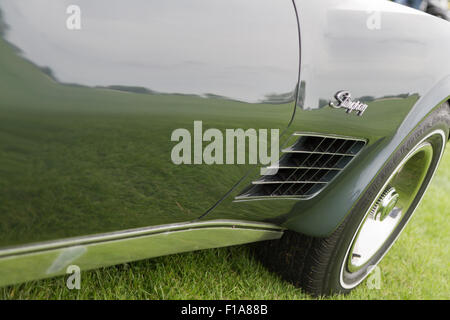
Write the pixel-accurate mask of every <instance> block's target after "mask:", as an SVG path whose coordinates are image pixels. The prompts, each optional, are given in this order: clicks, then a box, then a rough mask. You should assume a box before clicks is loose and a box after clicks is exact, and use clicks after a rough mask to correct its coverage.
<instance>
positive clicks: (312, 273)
mask: <svg viewBox="0 0 450 320" xmlns="http://www.w3.org/2000/svg"><path fill="white" fill-rule="evenodd" d="M449 127H450V106H449V104H448V103H445V104H443V105H442V106H441V107H439V108H437V109H436V110H435V111H433V113H431V114H430V115H429V116H428V117H427V119H425V121H423V122H422V123H421V124H420V125H419V126H418V127H417V128H416V129H415V130H414V131H413V132H412V133H411V134H410V135H409V137H408V138H407V139H406V141H405V142H404V143H403V144H402V145H401V146H400V147H399V148H398V149H397V151H396V152H395V153H394V154H393V156H392V157H391V159H390V160H389V161H388V163H387V164H386V165H385V166H384V168H383V169H382V170H381V172H380V173H379V174H378V175H377V177H376V178H375V179H374V180H373V182H372V183H371V185H370V186H369V187H368V188H367V190H366V192H365V193H364V195H363V196H362V197H361V198H360V200H359V201H358V203H357V204H356V205H355V207H354V209H353V210H352V211H351V212H350V214H348V215H347V217H346V218H345V220H344V221H343V222H342V223H341V225H340V226H339V227H338V228H337V229H336V230H335V231H334V232H333V234H331V235H330V236H328V237H326V238H313V237H309V236H306V235H303V234H299V233H296V232H292V231H287V232H285V234H284V235H283V237H282V238H281V239H280V240H276V241H268V242H263V243H260V244H257V245H256V256H257V257H258V258H260V260H261V261H262V262H263V264H265V265H266V266H267V267H268V268H269V269H270V270H272V271H275V272H277V273H279V274H280V275H281V276H282V277H283V278H284V279H285V280H288V281H290V282H291V283H293V284H294V285H296V286H298V287H301V288H303V289H304V290H305V291H306V292H308V293H310V294H312V295H315V296H320V295H329V294H336V293H348V292H349V291H351V290H352V289H353V288H354V287H356V286H357V285H358V284H359V283H361V282H362V281H363V280H364V278H365V277H366V276H367V275H368V274H369V273H370V271H371V267H372V266H375V265H376V264H377V263H378V262H379V261H380V260H381V259H382V258H383V256H384V254H386V252H387V251H388V250H389V249H390V247H391V245H392V244H393V243H394V242H395V240H396V238H397V237H398V235H399V234H400V233H401V231H402V230H403V228H404V227H405V225H406V223H407V222H408V220H409V218H410V217H411V215H412V213H413V212H414V209H415V208H416V207H417V205H418V204H419V202H420V200H421V198H422V196H423V194H424V193H425V191H426V188H427V187H428V184H429V182H430V180H431V178H432V176H433V174H434V172H435V170H436V168H437V166H438V164H439V160H440V156H441V155H442V152H443V149H444V147H445V143H446V141H447V140H448V131H449ZM435 132H439V133H440V134H439V136H440V138H439V136H435V135H434V133H435ZM430 135H431V136H430ZM429 136H430V138H429V139H430V145H432V148H433V157H432V160H431V165H430V166H429V169H428V171H425V172H426V174H425V178H424V180H423V182H422V185H421V187H420V189H419V191H418V193H417V195H416V196H415V198H414V200H413V202H412V204H411V205H410V207H409V209H407V212H406V213H405V215H404V218H402V220H401V222H399V224H398V225H397V226H396V227H395V229H394V231H393V232H392V233H391V234H390V235H389V236H388V238H387V240H386V242H384V244H383V245H382V246H381V247H380V249H379V250H378V251H377V253H376V254H374V255H373V256H371V258H370V260H369V261H368V263H366V264H365V265H364V266H363V267H362V268H361V269H359V270H358V271H355V272H350V271H348V268H344V266H345V265H346V263H347V262H346V261H348V257H347V255H348V252H349V250H350V248H351V247H352V244H353V240H354V238H355V236H356V235H357V234H358V230H359V228H360V225H361V223H362V222H363V221H365V219H366V216H367V214H368V212H369V210H370V209H371V208H372V206H373V203H374V201H375V200H376V199H377V198H378V197H379V194H380V192H381V191H383V188H384V187H385V185H386V183H387V181H388V179H389V178H390V177H391V175H392V174H393V172H394V170H396V168H397V167H398V166H399V164H400V163H402V160H403V159H404V158H405V157H406V155H407V154H408V153H409V152H410V150H412V149H413V148H414V147H415V146H416V145H417V144H419V143H420V142H421V141H423V140H424V139H427V138H428V137H429ZM427 143H428V141H427Z"/></svg>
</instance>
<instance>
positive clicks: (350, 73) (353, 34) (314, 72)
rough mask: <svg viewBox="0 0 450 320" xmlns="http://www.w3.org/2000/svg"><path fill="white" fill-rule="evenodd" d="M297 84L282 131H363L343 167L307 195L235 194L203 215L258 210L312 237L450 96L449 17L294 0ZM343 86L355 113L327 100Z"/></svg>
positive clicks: (382, 4) (325, 230)
mask: <svg viewBox="0 0 450 320" xmlns="http://www.w3.org/2000/svg"><path fill="white" fill-rule="evenodd" d="M295 4H296V6H297V10H298V15H299V23H300V30H301V32H300V34H301V71H300V90H299V96H298V103H297V110H296V114H295V118H294V120H293V122H292V124H291V125H290V127H289V132H290V133H293V132H318V133H326V134H337V135H343V136H350V137H356V138H364V139H367V141H368V144H367V146H366V147H365V149H363V150H362V152H361V154H360V155H358V157H357V158H356V159H355V161H353V162H352V163H351V164H350V165H349V167H348V168H347V169H346V170H345V171H344V172H343V173H342V174H341V175H339V177H338V178H337V179H335V180H334V181H333V182H332V183H331V184H330V185H329V186H327V188H326V189H325V190H324V191H322V192H321V194H319V195H318V196H316V197H315V198H313V199H311V200H307V201H295V200H269V201H249V202H235V201H234V197H235V196H237V195H238V194H239V192H240V191H242V190H243V189H244V187H245V186H247V185H249V184H250V183H251V181H253V180H255V178H256V177H258V172H256V171H255V172H254V175H252V176H250V177H249V179H248V180H246V181H245V182H243V183H242V185H241V186H239V187H238V188H236V190H235V193H233V194H231V195H230V197H229V198H228V199H227V200H226V201H223V203H222V206H221V207H218V208H217V209H216V210H215V211H214V212H213V213H212V214H211V215H210V217H216V218H217V217H219V216H226V217H229V218H231V217H234V218H237V217H241V218H242V217H246V218H247V219H266V221H272V222H276V223H278V224H281V225H283V226H285V227H287V228H289V229H292V230H296V231H298V232H302V233H305V234H309V235H313V236H325V235H328V234H330V233H331V232H332V231H333V230H334V229H335V228H336V227H337V226H338V225H339V224H340V222H341V221H342V220H343V219H344V217H345V216H346V215H347V214H348V213H349V212H350V210H351V208H352V207H353V205H354V204H355V203H356V201H357V200H358V199H359V197H361V195H362V194H363V192H364V190H365V188H366V187H367V186H368V184H369V183H370V182H371V180H372V179H373V178H374V177H375V176H376V174H377V173H378V172H379V170H380V169H381V168H382V167H383V165H384V164H385V163H386V161H387V160H388V159H389V157H390V156H391V155H392V153H393V152H394V151H395V150H396V149H397V147H398V146H399V145H400V144H401V142H402V141H403V140H404V139H405V137H407V135H408V134H409V133H410V132H411V131H412V130H413V129H414V127H416V125H417V124H418V123H420V121H422V120H423V118H424V117H425V116H426V115H427V114H428V113H429V112H430V111H431V110H432V109H433V108H435V107H436V106H438V105H440V104H441V103H442V102H443V101H445V100H447V99H449V96H450V81H449V76H450V59H448V57H449V56H450V43H449V42H448V41H447V40H446V39H450V24H449V23H448V22H446V21H444V20H442V19H438V18H435V17H432V16H430V15H427V14H424V13H422V12H420V11H417V10H413V9H410V8H407V7H405V6H401V5H397V4H395V3H392V2H388V1H382V0H380V1H357V0H348V1H340V0H325V1H320V4H319V2H318V1H308V0H296V1H295ZM341 90H348V91H350V92H351V94H352V97H353V99H354V100H360V101H363V102H364V103H367V104H368V109H367V110H366V111H365V113H364V114H363V115H362V116H360V117H359V116H357V115H355V114H354V113H353V114H347V113H346V112H345V110H342V109H334V108H331V107H329V105H328V104H329V102H330V101H333V100H334V95H335V94H336V93H337V92H338V91H341Z"/></svg>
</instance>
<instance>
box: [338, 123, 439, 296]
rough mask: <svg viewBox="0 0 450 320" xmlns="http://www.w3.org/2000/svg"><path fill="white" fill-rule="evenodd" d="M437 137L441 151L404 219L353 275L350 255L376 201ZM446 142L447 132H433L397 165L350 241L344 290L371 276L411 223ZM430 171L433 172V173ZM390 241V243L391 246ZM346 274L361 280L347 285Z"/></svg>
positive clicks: (342, 275)
mask: <svg viewBox="0 0 450 320" xmlns="http://www.w3.org/2000/svg"><path fill="white" fill-rule="evenodd" d="M435 135H436V136H440V137H441V140H440V145H439V148H440V151H439V148H436V150H434V151H433V152H432V155H431V161H430V163H429V166H428V169H427V170H424V175H423V178H422V179H421V183H420V185H418V186H417V190H416V192H415V194H414V196H413V197H411V202H410V203H409V207H408V208H406V210H405V211H404V212H403V216H402V218H401V219H400V220H399V221H398V223H397V224H396V225H395V227H394V228H393V230H392V231H391V232H390V234H389V236H388V237H386V239H385V241H384V242H383V243H382V244H381V245H380V246H379V247H378V249H377V251H376V252H375V253H374V254H372V255H371V257H369V258H368V259H367V261H365V263H363V264H361V265H360V266H358V267H357V268H356V269H357V270H354V271H353V273H352V271H349V270H348V268H347V266H348V261H349V254H350V252H351V250H352V248H353V246H354V244H355V239H356V238H357V236H358V234H359V232H360V231H361V228H362V225H363V224H364V223H365V222H366V220H367V218H368V215H369V214H370V211H371V209H372V208H373V207H374V205H375V204H376V201H377V200H378V199H379V198H380V196H381V195H382V193H383V191H385V190H386V188H387V187H388V184H389V182H390V181H391V179H392V177H393V176H395V175H396V174H397V173H398V171H399V170H400V169H402V168H403V166H404V165H406V164H407V162H408V161H409V160H410V159H411V158H413V157H414V156H415V155H417V154H418V153H420V151H421V149H423V148H424V146H426V145H430V146H431V144H430V143H429V142H427V141H429V140H430V138H432V137H433V136H435ZM445 142H446V134H445V132H444V131H443V130H441V129H438V130H434V131H432V132H431V133H429V134H428V135H426V136H425V137H424V138H423V139H422V140H421V141H420V142H419V143H417V144H416V146H415V147H414V148H413V149H412V150H411V151H410V152H408V154H407V155H406V156H405V157H404V158H403V159H402V161H401V162H400V163H399V164H398V165H397V167H396V168H395V170H394V171H393V172H392V173H391V175H390V176H389V178H388V179H387V180H386V182H385V184H384V185H383V187H382V188H381V189H380V191H379V193H378V194H377V196H376V197H375V198H374V201H373V202H372V203H371V205H370V206H369V209H368V210H367V212H366V213H365V215H364V217H363V219H362V220H361V222H360V224H359V226H358V228H357V229H356V232H355V233H354V235H353V237H352V239H351V241H350V245H349V246H348V248H347V251H346V254H345V256H344V259H343V261H342V263H341V269H340V275H339V279H340V284H341V286H342V287H343V288H344V289H352V288H354V287H356V286H357V285H359V284H360V283H361V282H362V281H364V279H365V278H366V277H367V276H368V275H369V274H370V272H371V271H372V270H373V268H374V267H375V266H376V265H377V264H378V263H379V262H380V261H381V260H382V259H383V257H384V256H385V254H386V253H387V252H388V251H389V249H390V248H391V247H392V245H393V244H394V243H395V241H396V240H397V239H398V237H399V235H400V234H401V231H402V230H403V229H404V227H405V226H406V224H407V223H408V222H409V220H410V218H411V217H412V215H413V214H414V211H415V210H416V208H417V204H418V203H419V202H420V200H421V198H422V197H423V196H424V194H425V192H426V189H427V188H428V186H429V185H430V183H431V180H432V178H433V176H434V174H435V173H436V170H437V168H438V166H439V163H440V160H441V159H442V155H443V153H444V149H445V148H444V147H445ZM431 148H432V149H433V147H432V146H431ZM438 151H439V152H438ZM438 153H439V155H438V157H435V155H436V154H438ZM436 159H437V161H436ZM433 161H435V163H434V167H431V166H432V163H433ZM430 170H432V172H431V171H430ZM427 179H428V180H427ZM424 182H426V183H427V185H426V186H425V189H424V190H423V192H422V194H418V192H420V189H421V188H422V187H423V183H424ZM417 197H420V198H419V199H418V200H419V201H415V200H417ZM411 205H412V206H411ZM395 233H397V234H396V235H395ZM394 235H395V237H394V238H393V239H392V240H391V238H392V237H393V236H394ZM390 240H391V241H390ZM389 241H390V244H389ZM386 246H387V247H386ZM385 247H386V248H385ZM381 249H384V250H383V251H382V250H381ZM374 258H376V259H375V261H371V260H374ZM369 263H370V266H369V268H364V267H367V265H368V264H369ZM345 273H347V274H358V276H357V277H356V278H359V279H357V280H356V281H353V282H350V283H347V282H346V281H345V280H344V278H345V277H344V274H345ZM361 275H362V276H361Z"/></svg>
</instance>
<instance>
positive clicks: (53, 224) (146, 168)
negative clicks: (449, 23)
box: [0, 41, 293, 246]
mask: <svg viewBox="0 0 450 320" xmlns="http://www.w3.org/2000/svg"><path fill="white" fill-rule="evenodd" d="M0 52H1V53H2V59H1V60H0V96H1V97H2V101H1V102H0V120H1V123H2V127H1V131H0V139H1V141H2V143H1V145H0V177H1V179H0V189H1V190H3V191H2V192H1V193H0V216H1V219H0V235H1V236H0V246H1V245H2V244H6V243H7V244H8V245H11V244H15V243H23V242H27V241H36V240H37V239H38V240H41V241H42V240H48V239H54V238H58V237H71V236H78V235H85V234H92V233H98V232H108V231H116V230H121V229H128V228H134V227H143V226H148V225H157V224H165V223H168V222H170V223H173V222H180V221H186V220H191V219H195V218H197V217H199V216H200V215H201V214H203V213H204V212H205V210H207V209H209V208H210V207H211V206H212V205H213V204H214V203H215V202H216V201H217V200H219V199H220V198H221V197H222V196H223V195H224V194H225V193H226V192H227V191H228V190H229V189H230V187H231V186H233V185H234V184H235V183H236V182H237V181H239V179H240V178H242V176H243V175H244V174H245V172H246V171H247V170H248V166H238V165H236V166H233V167H230V166H219V165H212V166H194V165H191V166H175V165H174V164H172V162H171V160H170V154H171V148H172V147H173V146H174V145H175V142H171V141H170V137H171V133H172V131H173V130H175V129H177V128H187V129H188V130H190V131H192V130H193V128H192V126H193V122H194V120H202V121H203V123H204V124H205V128H204V130H205V129H207V128H211V127H214V128H218V129H220V130H224V129H226V128H230V127H231V128H244V129H247V128H280V129H282V128H284V127H285V126H286V125H287V123H288V121H289V120H290V118H291V115H292V112H293V104H292V103H291V104H284V105H273V104H272V105H261V104H259V105H251V104H245V103H239V102H235V101H227V100H223V99H205V98H200V97H196V96H180V95H153V94H140V93H132V92H124V91H117V90H111V89H104V88H87V87H81V86H72V85H70V86H69V85H60V84H57V83H56V82H54V81H53V80H52V79H51V78H50V77H48V76H46V75H45V74H43V73H42V72H41V70H40V69H38V68H36V67H35V66H33V65H32V64H30V63H29V62H26V61H25V60H23V59H22V58H20V57H18V56H17V55H15V54H14V53H13V49H12V48H11V47H10V46H9V45H7V44H6V43H5V42H4V41H0ZM117 89H122V88H121V87H119V88H117ZM218 181H219V183H218ZM192 190H195V192H192Z"/></svg>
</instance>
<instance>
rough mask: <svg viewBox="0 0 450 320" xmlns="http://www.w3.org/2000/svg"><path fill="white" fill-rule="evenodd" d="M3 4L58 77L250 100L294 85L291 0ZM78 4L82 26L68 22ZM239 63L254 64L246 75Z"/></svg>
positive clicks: (34, 53)
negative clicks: (70, 8)
mask: <svg viewBox="0 0 450 320" xmlns="http://www.w3.org/2000/svg"><path fill="white" fill-rule="evenodd" d="M0 4H1V9H2V11H3V15H4V19H5V20H6V23H7V24H8V25H9V32H8V33H7V39H8V40H9V41H10V42H11V43H13V44H14V45H15V46H17V47H18V48H20V49H21V50H22V51H23V53H24V56H25V57H26V58H27V59H29V60H31V61H32V62H34V63H35V64H37V65H39V66H41V67H49V68H50V69H51V71H52V72H53V74H54V75H55V77H56V78H57V79H58V80H60V81H61V82H65V83H78V84H84V85H89V86H109V85H123V86H138V87H145V88H148V89H151V90H155V91H160V92H167V93H175V92H176V93H187V94H206V93H213V94H216V95H222V96H226V97H230V98H235V99H241V100H244V101H250V102H256V101H258V100H260V99H263V98H264V96H265V95H267V94H273V93H276V94H282V93H286V92H288V91H290V90H293V89H294V88H295V85H296V83H297V78H298V74H297V72H296V70H295V69H296V68H297V67H298V40H297V39H298V35H297V24H296V20H295V12H294V10H293V6H292V4H291V3H290V1H286V2H285V5H276V6H274V5H273V1H270V0H261V1H259V4H258V7H254V6H253V5H252V4H254V2H253V1H240V0H228V1H221V0H209V1H202V0H191V1H155V0H152V1H148V0H133V1H126V0H115V1H110V0H97V1H88V0H78V1H74V0H71V1H68V0H64V1H53V0H41V1H26V0H3V1H1V2H0ZM71 4H76V5H79V6H80V7H81V10H82V30H79V31H69V30H68V29H67V28H66V19H67V18H68V16H69V15H68V14H66V8H67V7H68V6H69V5H71ZM250 5H252V6H253V8H247V10H244V9H246V6H247V7H248V6H250ZM48 8H52V10H51V11H49V10H48ZM136 8H138V9H136ZM252 10H253V11H254V15H249V14H248V13H249V12H250V11H252ZM280 17H290V18H289V19H284V20H283V19H280ZM268 24H269V25H271V27H270V28H267V25H268ZM263 28H264V30H265V33H264V34H263V33H261V32H260V30H262V29H263ZM67 48H70V50H67ZM238 70H239V72H238ZM242 70H247V71H248V72H246V73H245V76H244V77H243V76H242V74H243V73H242V72H241V71H242ZM287 88H288V89H287Z"/></svg>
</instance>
